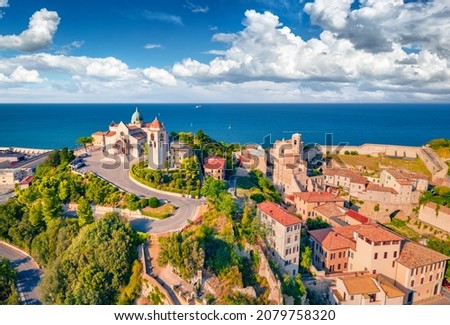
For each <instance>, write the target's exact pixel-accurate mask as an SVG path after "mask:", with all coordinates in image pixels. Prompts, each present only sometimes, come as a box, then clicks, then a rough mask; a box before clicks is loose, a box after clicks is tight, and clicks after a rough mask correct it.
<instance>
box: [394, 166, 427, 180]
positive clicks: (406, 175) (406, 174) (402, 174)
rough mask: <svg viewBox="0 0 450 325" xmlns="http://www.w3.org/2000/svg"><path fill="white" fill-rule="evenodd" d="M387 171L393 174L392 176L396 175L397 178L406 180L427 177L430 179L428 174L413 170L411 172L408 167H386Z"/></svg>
mask: <svg viewBox="0 0 450 325" xmlns="http://www.w3.org/2000/svg"><path fill="white" fill-rule="evenodd" d="M386 171H387V172H388V173H389V174H391V175H392V177H394V178H395V179H396V180H399V179H406V180H416V179H426V180H428V179H429V178H428V176H425V175H421V174H416V173H413V172H410V171H409V170H406V169H400V170H397V169H386Z"/></svg>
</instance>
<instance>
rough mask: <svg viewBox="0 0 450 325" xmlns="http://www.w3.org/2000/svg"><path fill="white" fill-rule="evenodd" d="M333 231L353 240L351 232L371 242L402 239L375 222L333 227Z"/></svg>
mask: <svg viewBox="0 0 450 325" xmlns="http://www.w3.org/2000/svg"><path fill="white" fill-rule="evenodd" d="M334 231H335V232H337V233H339V234H340V235H342V236H344V237H346V238H348V239H352V240H353V233H354V232H356V233H358V234H360V235H362V236H364V237H366V238H367V239H369V240H371V241H373V242H379V241H391V240H403V238H402V237H400V236H398V235H396V234H394V233H393V232H390V231H389V230H386V229H385V228H383V227H382V226H379V225H377V224H372V223H367V224H363V225H352V226H343V227H335V228H334Z"/></svg>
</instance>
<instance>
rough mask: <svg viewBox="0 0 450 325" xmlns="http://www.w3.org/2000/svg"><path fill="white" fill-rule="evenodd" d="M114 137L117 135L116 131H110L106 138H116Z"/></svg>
mask: <svg viewBox="0 0 450 325" xmlns="http://www.w3.org/2000/svg"><path fill="white" fill-rule="evenodd" d="M114 135H116V132H115V131H108V132H106V136H107V137H112V136H114Z"/></svg>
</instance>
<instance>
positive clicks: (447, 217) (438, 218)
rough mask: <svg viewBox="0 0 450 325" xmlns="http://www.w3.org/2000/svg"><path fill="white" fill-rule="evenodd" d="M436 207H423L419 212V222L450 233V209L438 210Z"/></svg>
mask: <svg viewBox="0 0 450 325" xmlns="http://www.w3.org/2000/svg"><path fill="white" fill-rule="evenodd" d="M436 207H437V206H436V204H434V203H427V204H425V205H422V206H421V207H420V210H419V220H420V221H424V222H426V223H428V224H430V225H432V226H433V227H436V228H439V229H441V230H444V231H447V232H449V233H450V209H449V208H447V207H442V206H441V207H439V209H436ZM436 210H437V213H436Z"/></svg>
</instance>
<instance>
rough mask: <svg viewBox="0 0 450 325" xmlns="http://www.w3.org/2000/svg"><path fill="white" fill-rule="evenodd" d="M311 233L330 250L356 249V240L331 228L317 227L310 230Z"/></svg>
mask: <svg viewBox="0 0 450 325" xmlns="http://www.w3.org/2000/svg"><path fill="white" fill-rule="evenodd" d="M309 234H310V235H311V236H312V237H313V238H314V239H316V241H317V242H318V243H320V244H321V245H322V247H323V248H325V249H326V250H329V251H333V250H339V249H345V248H351V249H353V250H354V249H355V246H356V244H355V242H354V241H352V240H351V239H348V238H346V237H345V236H342V235H341V234H340V233H337V232H335V231H333V229H331V228H325V229H316V230H311V231H309Z"/></svg>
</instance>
